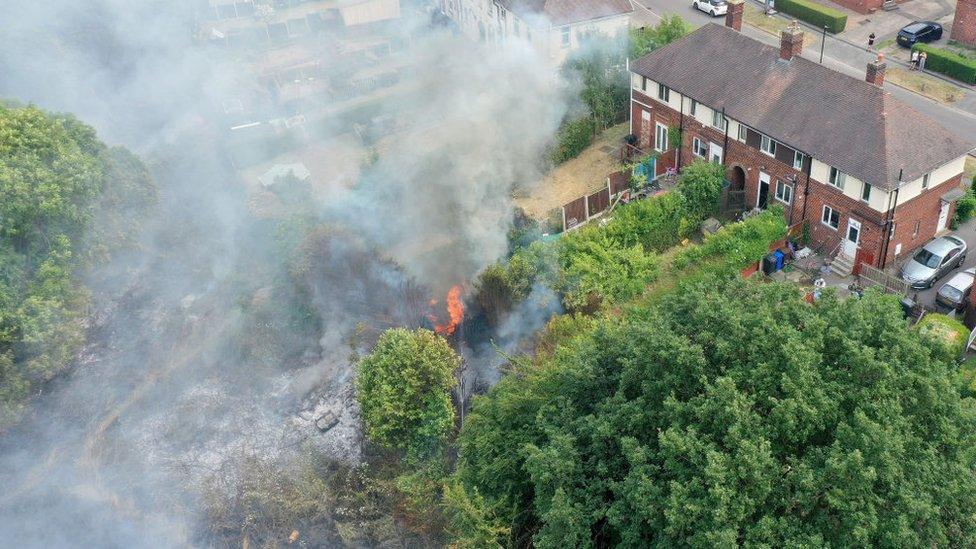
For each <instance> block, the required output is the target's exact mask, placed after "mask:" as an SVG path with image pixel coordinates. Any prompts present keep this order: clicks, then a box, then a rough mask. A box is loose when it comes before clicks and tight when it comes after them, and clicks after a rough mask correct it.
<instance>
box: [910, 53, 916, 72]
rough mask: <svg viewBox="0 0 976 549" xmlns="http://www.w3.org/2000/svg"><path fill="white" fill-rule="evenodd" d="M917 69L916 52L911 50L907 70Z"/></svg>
mask: <svg viewBox="0 0 976 549" xmlns="http://www.w3.org/2000/svg"><path fill="white" fill-rule="evenodd" d="M917 68H918V51H916V50H912V62H911V63H909V65H908V70H910V71H913V70H915V69H917Z"/></svg>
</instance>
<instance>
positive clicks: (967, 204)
mask: <svg viewBox="0 0 976 549" xmlns="http://www.w3.org/2000/svg"><path fill="white" fill-rule="evenodd" d="M974 214H976V191H974V190H973V187H972V186H970V187H969V188H968V189H966V195H965V196H963V197H962V198H960V199H959V202H958V203H957V204H956V216H955V217H954V218H953V220H952V224H953V226H954V227H958V226H959V225H961V224H962V223H965V222H967V221H969V220H970V219H972V217H973V215H974Z"/></svg>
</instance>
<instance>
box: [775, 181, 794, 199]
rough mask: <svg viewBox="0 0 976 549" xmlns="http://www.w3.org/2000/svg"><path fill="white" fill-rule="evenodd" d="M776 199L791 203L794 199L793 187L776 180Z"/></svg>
mask: <svg viewBox="0 0 976 549" xmlns="http://www.w3.org/2000/svg"><path fill="white" fill-rule="evenodd" d="M776 200H779V201H780V202H783V203H786V204H789V203H790V202H791V201H792V200H793V187H792V186H790V185H787V184H786V183H783V182H782V181H776Z"/></svg>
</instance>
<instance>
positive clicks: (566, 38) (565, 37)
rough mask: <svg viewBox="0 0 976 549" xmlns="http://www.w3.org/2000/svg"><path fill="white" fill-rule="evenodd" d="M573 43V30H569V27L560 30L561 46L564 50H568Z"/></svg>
mask: <svg viewBox="0 0 976 549" xmlns="http://www.w3.org/2000/svg"><path fill="white" fill-rule="evenodd" d="M572 42H573V36H572V29H570V28H569V25H566V26H565V27H563V28H561V29H559V45H560V46H561V47H563V48H568V47H569V46H570V44H572Z"/></svg>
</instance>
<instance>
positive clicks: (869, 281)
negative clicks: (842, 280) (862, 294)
mask: <svg viewBox="0 0 976 549" xmlns="http://www.w3.org/2000/svg"><path fill="white" fill-rule="evenodd" d="M858 278H859V280H860V281H861V285H862V286H864V287H865V288H868V287H870V286H881V287H882V288H884V291H886V292H889V293H892V294H898V295H908V283H907V282H905V281H904V280H902V279H901V278H899V277H897V276H894V275H890V274H888V273H886V272H884V271H882V270H881V269H878V268H875V267H872V266H871V265H868V264H867V263H861V273H860V275H859V276H858Z"/></svg>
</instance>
